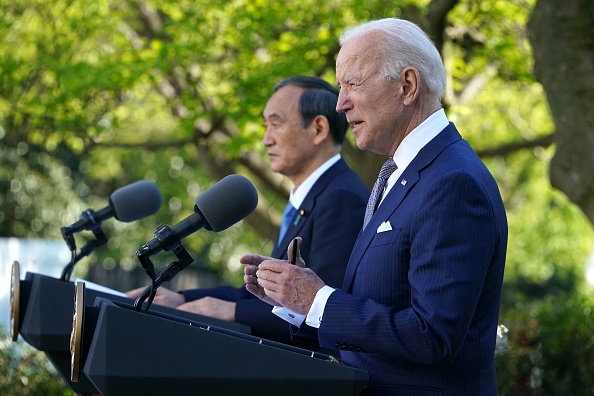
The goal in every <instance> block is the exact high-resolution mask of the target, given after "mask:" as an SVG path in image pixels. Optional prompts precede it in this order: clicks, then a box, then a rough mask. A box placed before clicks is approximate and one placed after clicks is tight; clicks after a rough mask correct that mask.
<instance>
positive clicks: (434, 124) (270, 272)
mask: <svg viewBox="0 0 594 396" xmlns="http://www.w3.org/2000/svg"><path fill="white" fill-rule="evenodd" d="M336 79H337V82H338V84H339V86H340V95H339V99H338V104H337V110H338V111H341V112H344V113H346V115H347V119H348V121H349V123H351V124H352V125H353V133H354V134H355V136H356V140H357V145H358V147H359V148H361V149H363V150H371V151H373V152H375V153H378V154H382V155H385V156H388V157H390V158H388V160H387V161H386V164H385V165H384V166H383V167H382V170H381V171H380V176H379V177H378V181H377V182H376V185H375V186H374V189H373V191H372V193H371V197H370V199H369V203H368V206H367V211H366V216H365V220H364V226H363V228H362V231H361V233H360V235H359V237H358V239H357V241H356V243H355V246H354V248H353V251H352V254H351V257H350V259H349V263H348V266H347V270H346V274H345V278H344V281H343V284H342V288H341V289H335V288H333V287H330V286H329V285H327V284H325V282H324V281H323V280H321V279H320V278H319V277H317V276H316V274H315V272H314V271H312V270H311V269H308V268H304V267H303V263H304V261H303V260H298V261H297V264H298V265H287V264H286V263H285V262H283V261H279V260H273V259H267V258H265V257H262V256H259V255H247V256H244V257H242V259H241V262H242V263H244V264H247V266H246V268H245V276H244V281H245V282H246V288H247V289H248V290H249V291H250V292H252V293H254V294H255V295H257V296H258V297H259V298H261V299H263V300H265V301H267V302H269V303H270V304H273V305H275V306H276V307H275V308H274V311H275V312H277V313H278V315H279V316H283V317H284V318H285V320H287V321H289V322H291V323H292V324H293V326H292V327H291V332H292V333H293V335H294V337H303V338H307V337H311V338H313V339H315V340H316V341H317V342H318V343H319V345H321V346H322V347H328V348H338V349H340V350H341V353H340V356H341V358H342V360H343V361H344V362H345V363H346V364H349V365H352V366H354V367H357V368H360V369H363V370H366V371H367V372H368V373H369V383H368V387H367V389H366V391H365V394H368V395H415V396H425V395H451V396H465V395H468V396H476V395H496V394H497V380H496V375H495V364H494V349H495V340H496V328H497V320H498V314H499V304H500V298H501V289H502V283H503V272H504V266H505V254H506V246H507V220H506V215H505V210H504V206H503V203H502V200H501V197H500V194H499V190H498V188H497V185H496V183H495V181H494V179H493V177H492V176H491V174H490V173H489V171H488V170H487V169H486V167H485V166H484V164H483V163H482V162H481V161H480V159H479V158H478V157H477V156H476V154H475V153H474V152H473V150H472V149H471V148H470V146H469V145H468V143H467V142H466V141H464V140H463V139H462V138H461V136H460V134H459V133H458V131H457V130H456V127H455V126H454V125H453V124H452V123H450V122H449V121H448V119H447V118H446V115H445V112H444V111H443V109H442V106H441V102H440V100H441V98H442V97H443V95H444V93H445V80H446V78H445V71H444V67H443V64H442V61H441V57H440V55H439V53H438V51H437V50H436V48H435V46H434V45H433V43H432V42H431V40H430V39H429V38H428V37H427V35H426V34H425V33H424V32H423V31H422V30H421V29H420V28H418V27H417V26H416V25H414V24H412V23H410V22H407V21H404V20H401V19H396V18H390V19H383V20H378V21H373V22H369V23H366V24H363V25H361V26H358V27H356V28H354V29H351V30H347V31H346V32H345V33H344V34H343V35H342V36H341V49H340V52H339V54H338V57H337V61H336ZM306 262H307V261H305V263H306ZM287 313H290V316H289V315H286V314H287ZM298 315H301V316H300V317H299V316H298Z"/></svg>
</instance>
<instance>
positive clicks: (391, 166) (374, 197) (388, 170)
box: [363, 158, 398, 229]
mask: <svg viewBox="0 0 594 396" xmlns="http://www.w3.org/2000/svg"><path fill="white" fill-rule="evenodd" d="M396 169H398V167H397V166H396V163H395V162H394V160H393V159H392V158H388V160H387V161H386V162H384V164H383V165H382V169H380V172H379V175H378V177H377V180H376V181H375V184H374V185H373V190H371V195H370V196H369V201H367V209H365V218H364V219H363V229H365V227H367V224H369V221H370V220H371V216H373V213H375V209H376V208H377V206H378V203H379V202H380V199H381V197H382V194H383V193H384V188H386V182H387V181H388V178H389V177H390V176H391V175H392V173H394V171H395V170H396Z"/></svg>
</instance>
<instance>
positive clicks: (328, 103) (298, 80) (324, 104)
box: [274, 76, 349, 144]
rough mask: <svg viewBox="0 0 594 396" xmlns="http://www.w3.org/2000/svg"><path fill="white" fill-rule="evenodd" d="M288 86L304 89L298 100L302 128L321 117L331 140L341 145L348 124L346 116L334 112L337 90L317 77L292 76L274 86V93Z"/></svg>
mask: <svg viewBox="0 0 594 396" xmlns="http://www.w3.org/2000/svg"><path fill="white" fill-rule="evenodd" d="M289 85H294V86H297V87H301V88H303V89H304V91H303V93H302V94H301V97H300V98H299V112H300V113H301V120H302V121H301V122H302V126H303V127H304V128H305V127H307V126H308V125H309V124H310V123H311V122H312V121H313V119H314V118H315V117H316V116H317V115H322V116H324V117H326V119H327V120H328V124H330V134H331V135H332V139H333V140H334V141H335V142H336V143H338V144H342V143H343V142H344V138H345V136H346V131H347V129H348V127H349V124H348V122H347V119H346V115H345V114H344V113H339V112H337V111H336V103H337V101H338V92H339V91H338V88H336V87H334V86H333V85H332V84H330V83H328V82H327V81H324V80H322V79H321V78H318V77H312V76H293V77H289V78H286V79H284V80H282V81H281V82H279V83H278V84H276V86H275V87H274V92H276V91H278V90H279V89H281V88H282V87H286V86H289Z"/></svg>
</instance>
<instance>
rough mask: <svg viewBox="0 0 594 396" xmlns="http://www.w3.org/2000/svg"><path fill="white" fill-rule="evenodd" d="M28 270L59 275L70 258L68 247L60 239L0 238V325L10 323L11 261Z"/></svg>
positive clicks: (23, 274) (23, 273)
mask: <svg viewBox="0 0 594 396" xmlns="http://www.w3.org/2000/svg"><path fill="white" fill-rule="evenodd" d="M15 260H16V261H18V262H19V263H20V267H21V279H25V274H26V273H27V272H35V273H38V274H44V275H49V276H53V277H55V278H59V277H60V276H61V274H62V269H63V268H64V266H65V265H66V264H68V263H69V262H70V251H69V250H68V247H67V246H66V242H64V241H63V240H45V239H20V238H0V326H2V327H4V328H5V329H6V330H8V327H9V325H10V278H11V271H12V263H13V261H15Z"/></svg>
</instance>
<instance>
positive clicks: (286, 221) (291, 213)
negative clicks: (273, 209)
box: [277, 201, 297, 244]
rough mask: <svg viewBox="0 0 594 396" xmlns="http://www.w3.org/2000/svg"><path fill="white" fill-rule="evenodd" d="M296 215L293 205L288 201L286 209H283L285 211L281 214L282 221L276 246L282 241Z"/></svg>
mask: <svg viewBox="0 0 594 396" xmlns="http://www.w3.org/2000/svg"><path fill="white" fill-rule="evenodd" d="M296 214H297V209H295V208H294V207H293V205H291V201H289V203H288V204H287V207H286V208H285V211H284V212H283V221H282V223H281V227H280V230H279V232H278V239H277V241H278V242H277V243H278V244H280V242H281V241H282V239H283V237H284V236H285V233H286V232H287V228H289V225H290V224H291V222H292V221H293V219H294V218H295V215H296Z"/></svg>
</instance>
